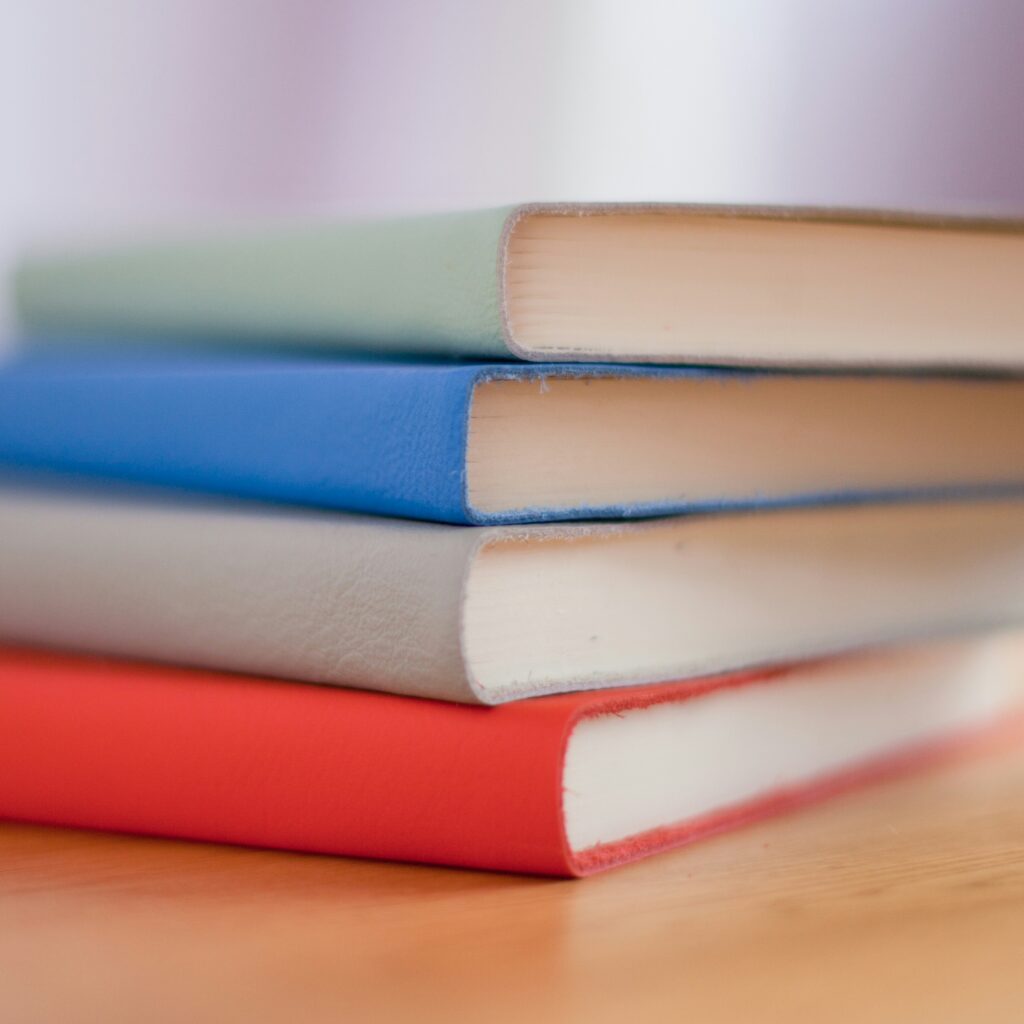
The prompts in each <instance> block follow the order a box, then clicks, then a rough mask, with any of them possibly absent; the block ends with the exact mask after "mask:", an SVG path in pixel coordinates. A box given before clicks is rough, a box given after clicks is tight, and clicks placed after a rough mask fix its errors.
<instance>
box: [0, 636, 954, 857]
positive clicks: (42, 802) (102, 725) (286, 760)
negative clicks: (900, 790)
mask: <svg viewBox="0 0 1024 1024" xmlns="http://www.w3.org/2000/svg"><path fill="white" fill-rule="evenodd" d="M771 678H772V677H771V676H764V675H762V676H745V677H727V678H721V679H717V680H714V681H711V682H708V683H706V684H704V685H703V686H702V687H693V686H686V687H684V686H662V687H644V688H639V689H634V690H620V691H610V692H605V693H603V694H574V695H571V696H562V697H550V698H542V699H536V700H532V701H524V702H521V703H519V704H512V705H507V706H505V707H502V708H471V707H460V706H457V705H453V704H443V703H439V702H435V701H423V700H413V699H409V698H401V697H391V696H387V695H380V694H366V693H359V692H358V691H354V690H337V689H328V688H326V687H315V686H291V685H289V684H286V683H278V682H272V681H269V680H256V679H247V678H244V677H232V676H218V675H215V674H212V673H206V672H199V671H188V670H183V669H174V668H167V667H161V666H153V665H140V664H133V663H116V662H110V661H103V660H93V659H87V658H74V657H69V656H59V655H51V654H46V653H40V652H32V651H25V650H17V649H0V817H2V818H8V819H15V820H22V821H33V822H41V823H45V824H53V825H72V826H78V827H87V828H99V829H108V830H116V831H124V832H135V833H142V834H150V835H163V836H175V837H181V838H190V839H202V840H213V841H217V842H228V843H241V844H245V845H253V846H269V847H277V848H283V849H292V850H305V851H312V852H317V853H334V854H346V855H352V856H360V857H374V858H383V859H388V860H409V861H418V862H424V863H435V864H451V865H459V866H463V867H472V868H489V869H494V870H499V871H517V872H529V873H536V874H543V875H560V876H572V875H584V874H589V873H590V872H593V871H597V870H599V869H602V868H607V867H611V866H613V865H615V864H621V863H624V862H626V861H630V860H634V859H636V858H638V857H641V856H645V855H647V854H650V853H654V852H657V851H659V850H664V849H667V848H670V847H673V846H678V845H681V844H683V843H686V842H689V841H692V840H694V839H697V838H700V837H701V836H703V835H707V834H710V833H713V832H717V831H721V830H723V829H725V828H730V827H734V826H736V825H739V824H743V823H745V822H747V821H750V820H753V819H756V818H759V817H764V816H766V815H768V814H772V813H775V812H778V811H780V810H783V809H785V808H788V807H792V806H795V805H798V804H800V803H803V802H806V801H808V800H811V799H815V798H820V797H822V796H825V795H827V794H828V793H830V792H834V791H836V790H838V789H842V788H845V787H848V786H850V785H852V784H854V783H858V782H863V781H866V780H867V779H869V778H872V777H877V776H879V775H882V774H885V773H888V772H891V771H893V770H895V769H897V768H901V767H906V766H908V765H910V764H912V763H916V762H920V761H921V760H922V759H923V758H924V757H926V756H929V755H933V754H935V753H937V752H938V748H937V747H915V748H913V749H912V750H908V751H904V752H901V753H900V754H898V755H897V756H894V757H888V758H886V759H884V760H878V761H874V762H870V763H868V764H865V765H862V766H859V767H858V768H856V769H855V770H853V771H847V772H845V773H842V774H839V775H831V776H828V777H825V778H821V779H818V780H815V781H814V782H813V783H811V784H809V785H807V786H803V787H797V788H787V789H786V790H782V791H777V792H775V793H771V794H769V795H768V796H766V797H764V798H761V799H758V800H755V801H753V802H750V803H747V804H744V805H741V806H733V807H729V808H723V809H722V810H721V811H720V812H717V813H714V814H711V815H708V816H706V817H703V818H701V819H700V820H697V821H691V822H688V823H682V824H680V825H678V826H674V827H666V828H661V829H656V830H653V831H651V832H647V833H644V834H642V835H640V836H636V837H634V838H632V839H630V840H627V841H624V842H616V843H610V844H603V845H600V846H596V847H592V848H590V849H589V850H584V851H582V852H581V853H578V854H574V853H573V852H572V851H571V850H570V848H569V846H568V844H567V841H566V836H565V831H564V825H563V814H562V767H563V760H564V757H565V750H566V743H567V740H568V737H569V734H570V732H571V730H572V728H573V726H574V725H575V724H576V723H577V722H578V721H580V720H581V719H583V718H586V717H589V716H595V715H605V714H620V713H622V712H623V711H625V710H628V709H630V708H638V707H645V706H649V705H651V704H654V703H659V702H666V701H680V700H691V699H699V698H700V696H701V695H702V694H704V693H707V692H710V691H713V690H715V689H719V688H721V687H724V686H741V685H757V684H758V683H766V684H767V685H771V683H770V679H771Z"/></svg>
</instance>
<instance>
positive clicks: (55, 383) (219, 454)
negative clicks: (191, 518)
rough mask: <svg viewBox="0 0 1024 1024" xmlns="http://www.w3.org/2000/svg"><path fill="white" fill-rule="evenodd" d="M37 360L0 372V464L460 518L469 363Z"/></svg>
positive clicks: (385, 511) (418, 515)
mask: <svg viewBox="0 0 1024 1024" xmlns="http://www.w3.org/2000/svg"><path fill="white" fill-rule="evenodd" d="M47 365H48V363H47V360H46V359H39V360H36V361H32V360H29V361H28V363H27V364H26V365H25V366H24V367H23V368H22V369H20V370H19V369H17V368H15V369H13V370H9V371H7V372H5V373H0V463H6V464H7V465H10V466H23V467H32V468H40V469H48V470H56V471H63V472H69V471H70V472H75V473H82V474H88V475H95V476H99V477H107V478H112V479H122V480H131V481H135V482H142V483H149V484H160V485H170V486H175V487H183V488H187V489H190V490H198V491H208V492H214V493H222V494H230V495H236V496H240V497H251V498H260V499H264V500H268V501H280V502H288V503H296V504H303V505H313V506H317V507H324V508H336V509H344V510H347V511H353V512H368V513H373V514H380V515H395V516H404V517H408V518H414V519H432V520H439V521H442V522H450V523H466V522H467V521H468V517H469V512H468V510H467V507H466V498H465V487H466V430H467V417H468V415H469V402H470V395H471V390H472V387H473V379H474V372H475V371H471V370H467V369H465V368H457V367H453V368H451V369H448V370H446V369H440V368H437V367H433V368H430V369H422V370H420V369H417V368H416V367H415V366H411V365H408V364H404V365H403V364H395V365H391V366H389V365H387V364H351V365H349V366H346V367H342V366H338V365H337V364H333V363H331V362H328V361H322V360H316V361H303V360H290V361H285V362H282V363H276V362H273V363H269V364H264V363H261V362H260V361H259V360H256V361H253V362H247V361H244V360H240V361H239V362H238V364H237V365H232V364H230V363H208V362H206V361H204V360H198V361H196V360H191V361H188V360H186V361H184V362H181V363H176V362H174V361H170V362H155V363H151V364H149V365H147V361H146V360H135V361H130V362H129V363H128V364H127V368H126V367H125V365H124V364H118V363H117V362H116V361H113V362H110V363H108V364H104V363H103V362H102V361H98V362H96V363H95V364H94V365H92V366H91V367H82V366H79V367H78V369H77V370H76V368H75V363H74V362H73V361H72V363H71V364H70V367H69V365H68V363H67V361H63V362H62V361H61V360H57V362H56V364H55V366H54V367H53V369H52V370H48V369H47Z"/></svg>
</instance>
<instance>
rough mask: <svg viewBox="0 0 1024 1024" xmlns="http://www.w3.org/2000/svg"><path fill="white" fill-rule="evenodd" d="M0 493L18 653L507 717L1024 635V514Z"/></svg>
mask: <svg viewBox="0 0 1024 1024" xmlns="http://www.w3.org/2000/svg"><path fill="white" fill-rule="evenodd" d="M124 490H125V493H121V494H118V493H113V494H111V493H107V492H99V493H72V492H70V491H69V492H66V493H65V492H57V491H52V490H47V489H44V488H40V489H29V488H13V487H12V488H9V489H5V490H0V579H2V581H3V585H2V586H0V637H3V638H5V639H6V640H8V641H15V642H19V643H24V644H29V645H41V646H51V647H65V648H75V649H79V650H83V651H92V652H97V653H106V654H115V655H121V656H126V657H138V658H146V659H154V660H159V661H166V662H177V663H182V664H192V665H198V666H205V667H210V668H221V669H228V670H233V671H239V672H252V673H258V674H264V675H268V676H275V677H279V678H288V679H297V680H303V681H308V682H317V683H336V684H341V685H344V686H355V687H363V688H367V689H376V690H394V691H397V692H400V693H405V694H411V695H416V696H426V697H435V698H442V699H447V700H453V701H466V702H481V703H486V704H499V703H503V702H506V701H512V700H518V699H521V698H524V697H530V696H536V695H540V694H547V693H556V692H559V691H567V690H581V689H599V688H607V687H612V686H622V685H626V684H642V683H652V682H661V681H666V680H673V679H687V678H692V677H698V676H705V675H709V674H713V673H718V672H724V671H729V670H733V669H739V668H743V667H747V666H753V665H761V664H769V663H775V662H784V661H790V660H793V659H796V658H802V657H807V656H811V655H820V654H825V653H828V652H833V651H840V650H847V649H851V648H855V647H859V646H862V645H865V644H879V643H887V642H893V641H899V640H904V639H909V638H913V637H921V636H932V635H936V634H942V633H948V632H952V631H964V630H970V629H980V628H985V627H989V626H993V625H999V624H1003V623H1013V622H1018V621H1022V620H1024V514H1022V513H1024V501H987V502H961V503H957V504H945V503H938V504H925V503H922V504H912V505H888V506H875V505H860V506H852V507H830V508H801V509H787V510H774V511H768V512H763V513H758V514H756V515H752V514H723V515H715V516H691V517H676V518H666V519H658V520H647V521H644V522H637V523H607V522H606V523H585V524H567V525H552V524H549V525H540V526H532V527H522V526H516V527H512V526H490V527H480V528H477V529H468V528H466V527H461V526H442V525H438V524H434V523H417V522H409V521H404V520H398V519H383V518H371V517H360V516H352V515H344V514H339V513H327V512H319V511H311V510H299V509H293V508H286V507H263V506H260V505H257V504H253V503H231V502H226V501H223V500H217V499H213V498H210V499H205V500H185V499H183V498H180V497H176V496H172V495H168V494H160V495H155V496H146V497H142V496H138V495H135V494H134V493H127V489H124Z"/></svg>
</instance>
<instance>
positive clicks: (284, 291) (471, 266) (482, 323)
mask: <svg viewBox="0 0 1024 1024" xmlns="http://www.w3.org/2000/svg"><path fill="white" fill-rule="evenodd" d="M1022 281H1024V226H1022V225H1021V224H1020V223H1018V222H1012V221H1002V220H995V219H990V220H978V219H973V220H968V219H957V218H952V219H951V218H932V217H921V216H913V215H903V214H878V213H865V212H857V211H835V210H831V211H830V210H806V209H789V208H725V207H699V206H675V205H655V206H627V205H572V204H561V205H556V204H551V205H526V206H516V207H510V208H504V209H494V210H481V211H475V212H468V213H450V214H437V215H432V216H422V217H408V218H397V219H390V220H377V221H372V220H365V221H353V222H348V223H344V222H340V223H318V224H313V225H305V226H300V225H291V226H276V227H253V226H247V227H245V228H244V229H235V230H234V231H226V232H221V233H220V234H209V235H207V236H205V237H200V236H197V237H195V238H185V237H179V238H175V239H166V240H150V241H147V242H141V241H136V242H133V243H128V244H123V245H120V246H110V247H107V248H102V249H95V250H88V249H85V250H81V251H79V252H76V253H58V254H52V255H38V256H34V257H32V258H27V259H25V260H24V261H23V262H22V264H21V266H20V267H19V269H18V272H17V275H16V288H15V294H16V302H17V306H18V309H19V311H20V316H21V319H22V322H23V324H24V325H25V326H26V327H27V328H28V329H29V330H30V331H33V332H36V333H40V334H48V333H49V334H52V333H54V332H60V333H66V332H72V333H81V334H82V335H83V336H84V335H88V334H96V333H97V332H98V333H100V334H102V335H104V336H105V337H107V338H109V337H110V336H111V335H124V336H130V337H132V338H134V339H138V340H140V341H141V340H143V339H152V338H164V339H166V338H169V337H174V338H185V337H189V338H193V339H203V340H209V341H213V342H217V341H218V340H220V341H230V342H231V343H233V344H236V343H245V344H253V345H255V344H259V343H264V344H269V345H273V346H277V347H280V346H282V345H299V346H309V347H318V348H323V347H333V348H337V349H340V350H344V351H348V352H358V351H364V352H375V353H381V352H387V353H395V354H439V355H453V356H470V357H479V358H509V357H514V358H520V359H529V360H541V361H546V362H559V361H565V362H573V361H575V362H620V361H622V362H654V363H693V364H714V365H755V366H756V365H772V364H782V365H790V366H801V365H805V366H852V367H856V366H877V367H915V366H916V367H946V368H956V367H975V368H996V369H1006V368H1014V367H1016V368H1024V302H1021V297H1020V296H1021V282H1022Z"/></svg>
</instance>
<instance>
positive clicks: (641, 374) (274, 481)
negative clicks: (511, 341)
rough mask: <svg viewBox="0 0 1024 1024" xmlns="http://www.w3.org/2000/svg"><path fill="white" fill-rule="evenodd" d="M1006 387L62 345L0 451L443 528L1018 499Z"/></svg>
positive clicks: (14, 382) (3, 403) (20, 462)
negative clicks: (923, 500)
mask: <svg viewBox="0 0 1024 1024" xmlns="http://www.w3.org/2000/svg"><path fill="white" fill-rule="evenodd" d="M1022 408H1024V380H1016V379H1013V378H995V377H987V378H986V377H978V376H976V377H967V378H960V379H958V378H951V377H941V376H910V375H891V376H885V375H862V376H858V375H853V374H834V375H829V374H792V373H790V374H767V373H749V372H740V371H718V372H715V371H701V370H696V371H694V370H681V369H671V368H661V369H658V368H653V367H648V368H635V367H618V368H616V367H612V366H587V367H580V366H575V367H573V366H566V365H561V366H560V365H557V364H546V365H526V364H512V363H504V364H501V363H488V364H451V363H448V364H446V363H439V362H427V361H422V360H421V361H418V362H382V361H354V360H337V359H334V360H332V359H325V358H313V357H308V358H299V357H293V358H288V357H283V358H282V357H265V358H255V357H234V358H224V357H215V356H206V357H204V356H201V355H197V354H190V355H168V354H161V355H155V354H154V355H151V356H149V357H142V356H135V357H133V356H131V355H125V354H124V353H123V352H122V353H120V354H117V355H115V354H111V353H108V354H107V355H105V356H101V355H98V354H93V353H86V354H80V355H77V356H76V355H74V354H70V353H68V352H64V353H62V354H55V353H54V354H51V355H49V356H36V357H25V358H22V359H20V360H18V361H15V362H12V363H11V364H10V365H8V366H7V367H6V368H4V369H0V463H6V464H8V465H14V466H32V467H37V468H47V469H54V470H62V471H69V472H74V473H79V474H92V475H96V476H103V477H109V478H121V479H126V480H135V481H142V482H147V483H156V484H167V485H174V486H177V487H182V488H192V489H196V490H204V491H218V492H222V493H227V494H233V495H238V496H246V497H257V498H263V499H267V500H272V501H282V502H296V503H302V504H307V505H315V506H321V507H329V508H338V509H347V510H350V511H356V512H369V513H375V514H386V515H401V516H408V517H413V518H420V519H433V520H440V521H444V522H450V523H475V524H479V523H499V522H512V523H514V522H531V521H543V520H566V519H580V518H611V517H634V516H640V515H651V514H655V513H657V514H668V513H678V512H684V511H694V510H701V509H722V508H742V507H752V506H765V505H787V504H799V503H808V502H824V501H837V500H851V499H864V498H868V497H870V498H873V499H881V498H888V499H893V498H905V497H922V496H933V497H934V496H938V495H960V496H963V495H965V494H972V493H973V494H980V493H1003V492H1008V491H1014V490H1015V491H1016V492H1018V493H1024V416H1022V415H1021V409H1022Z"/></svg>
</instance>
